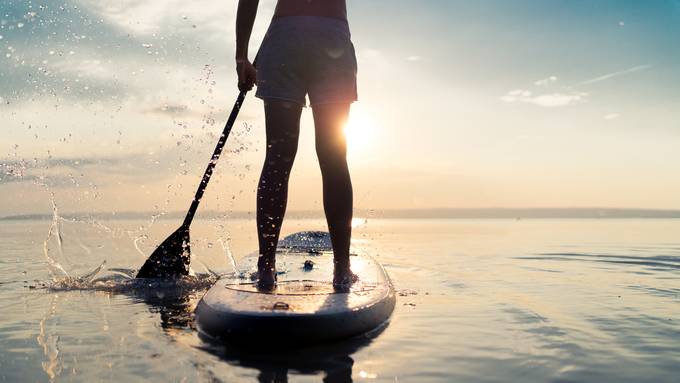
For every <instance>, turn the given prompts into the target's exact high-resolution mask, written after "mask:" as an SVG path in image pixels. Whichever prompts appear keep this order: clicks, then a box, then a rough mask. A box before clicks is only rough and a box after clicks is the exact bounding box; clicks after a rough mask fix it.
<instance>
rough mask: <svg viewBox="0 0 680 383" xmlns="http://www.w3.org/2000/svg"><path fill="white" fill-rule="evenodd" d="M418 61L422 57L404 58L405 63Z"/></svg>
mask: <svg viewBox="0 0 680 383" xmlns="http://www.w3.org/2000/svg"><path fill="white" fill-rule="evenodd" d="M420 60H422V57H420V56H408V57H407V58H406V61H420Z"/></svg>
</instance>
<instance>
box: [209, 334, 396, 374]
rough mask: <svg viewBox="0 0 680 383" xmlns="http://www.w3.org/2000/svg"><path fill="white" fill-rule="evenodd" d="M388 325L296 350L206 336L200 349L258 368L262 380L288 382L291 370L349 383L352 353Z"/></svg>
mask: <svg viewBox="0 0 680 383" xmlns="http://www.w3.org/2000/svg"><path fill="white" fill-rule="evenodd" d="M385 327H386V326H382V327H380V328H378V329H376V330H375V331H372V332H371V333H370V334H365V335H362V336H359V337H356V338H353V339H349V340H346V341H342V342H335V343H331V344H326V345H321V346H316V347H308V348H299V349H297V348H296V349H292V350H291V349H287V348H286V347H285V345H282V344H274V345H271V344H252V345H250V347H249V348H244V347H243V346H235V345H224V344H220V343H215V342H214V341H213V340H212V339H210V338H205V337H202V338H203V340H204V341H205V344H204V345H202V346H201V347H200V349H201V350H204V351H206V352H209V353H211V354H213V355H215V356H217V357H218V358H220V359H221V360H223V361H225V362H227V363H229V364H231V365H237V366H241V367H247V368H253V369H256V370H257V371H258V374H257V381H258V382H260V383H274V382H287V381H288V378H289V375H290V373H291V372H294V373H295V374H302V375H317V374H318V373H322V374H323V381H324V382H328V383H349V382H352V381H353V380H352V367H353V366H354V360H353V359H352V357H351V355H352V354H354V353H356V352H357V351H359V350H360V349H362V348H364V347H367V346H368V345H370V344H371V342H372V341H373V339H375V338H376V337H377V336H378V335H380V333H382V332H383V331H384V329H385ZM272 342H276V340H272Z"/></svg>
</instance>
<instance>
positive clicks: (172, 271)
mask: <svg viewBox="0 0 680 383" xmlns="http://www.w3.org/2000/svg"><path fill="white" fill-rule="evenodd" d="M246 92H247V91H241V93H239V95H238V97H237V98H236V102H235V103H234V108H233V109H232V110H231V114H230V115H229V119H228V120H227V124H226V125H225V126H224V131H222V136H220V139H219V141H217V146H216V147H215V151H214V152H213V155H212V158H211V159H210V162H209V163H208V167H207V168H206V169H205V173H204V174H203V179H202V180H201V183H200V184H199V185H198V190H197V191H196V195H195V196H194V200H193V201H192V202H191V207H190V208H189V211H188V212H187V215H186V217H185V218H184V223H182V226H180V227H179V229H177V230H175V232H174V233H172V234H170V236H169V237H168V238H166V239H165V241H163V243H161V244H160V245H159V246H158V247H157V248H156V250H155V251H154V252H153V253H152V254H151V256H150V257H149V259H147V260H146V262H144V265H143V266H142V268H141V269H139V272H138V273H137V278H174V277H177V276H180V275H187V274H189V261H190V260H191V250H190V248H189V226H191V221H193V219H194V215H195V214H196V210H197V209H198V204H199V203H201V198H203V193H204V192H205V188H206V187H207V186H208V182H209V181H210V177H211V176H212V173H213V169H214V168H215V165H216V164H217V160H218V159H219V158H220V154H222V149H223V148H224V144H225V143H226V142H227V137H229V133H230V132H231V128H232V126H234V121H236V116H238V112H239V110H241V104H243V100H244V99H245V97H246Z"/></svg>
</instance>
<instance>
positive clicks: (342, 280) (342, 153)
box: [312, 103, 353, 285]
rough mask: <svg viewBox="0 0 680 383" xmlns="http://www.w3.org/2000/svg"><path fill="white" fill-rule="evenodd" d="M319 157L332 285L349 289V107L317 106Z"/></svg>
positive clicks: (350, 187) (345, 104) (350, 208)
mask: <svg viewBox="0 0 680 383" xmlns="http://www.w3.org/2000/svg"><path fill="white" fill-rule="evenodd" d="M312 109H313V111H314V129H315V133H316V154H317V156H318V157H319V166H320V167H321V176H322V179H323V208H324V211H325V213H326V222H327V223H328V231H329V232H330V235H331V242H332V243H333V257H334V262H335V273H334V278H333V283H334V284H336V285H349V284H350V282H351V281H352V279H353V275H352V273H351V271H350V264H349V263H350V262H349V245H350V238H351V236H352V180H351V179H350V175H349V168H348V167H347V140H346V138H345V134H344V132H343V129H344V127H345V123H346V122H347V117H348V115H349V104H347V103H337V104H322V105H314V106H313V107H312Z"/></svg>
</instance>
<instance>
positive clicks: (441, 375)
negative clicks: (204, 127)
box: [0, 219, 680, 382]
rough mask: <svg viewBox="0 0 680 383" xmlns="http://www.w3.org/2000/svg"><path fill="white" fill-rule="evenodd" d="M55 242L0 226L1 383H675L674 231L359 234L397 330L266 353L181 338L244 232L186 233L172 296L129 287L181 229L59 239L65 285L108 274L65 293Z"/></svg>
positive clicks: (249, 230) (72, 231)
mask: <svg viewBox="0 0 680 383" xmlns="http://www.w3.org/2000/svg"><path fill="white" fill-rule="evenodd" d="M50 225H51V222H49V221H3V222H0V240H2V241H1V242H0V243H2V251H1V252H0V254H1V255H0V309H1V312H2V315H1V316H0V381H101V380H106V381H113V380H116V381H124V380H126V379H127V380H130V381H138V380H140V379H145V380H150V381H159V382H165V381H177V382H185V381H186V382H193V381H223V382H279V381H285V379H288V381H291V382H319V381H322V380H323V379H324V378H325V379H326V381H329V382H349V381H355V382H368V381H376V382H451V381H465V382H497V381H522V382H602V381H616V382H677V381H678V378H677V377H678V366H679V365H680V342H679V341H680V281H679V278H680V237H679V236H678V235H679V234H678V233H680V220H652V219H650V220H595V219H594V220H396V219H395V220H371V219H369V220H368V222H367V223H365V224H362V225H359V226H357V227H356V228H355V243H354V246H355V248H356V249H357V250H358V251H362V252H366V253H369V254H372V255H374V256H376V257H377V258H378V259H379V260H380V261H381V262H382V263H383V264H384V265H385V267H386V269H387V271H388V273H389V274H390V276H391V277H392V279H393V281H394V283H395V286H396V288H397V291H398V293H399V295H398V299H397V307H396V310H395V313H394V316H393V317H392V320H391V322H390V324H389V325H388V326H387V327H385V328H383V329H382V330H381V331H379V332H377V333H375V334H371V335H370V336H366V337H361V338H358V339H354V340H351V341H347V342H341V343H337V344H329V345H322V346H318V347H315V348H312V349H305V350H286V349H285V345H284V350H283V351H270V352H263V351H262V350H267V349H268V346H269V345H267V344H262V345H257V348H258V349H259V350H261V351H259V352H255V351H247V350H243V349H236V348H232V347H225V346H222V345H215V344H211V343H209V342H208V341H206V340H204V339H201V338H200V337H199V335H198V334H197V332H196V331H195V329H194V326H193V323H192V319H193V318H192V315H191V311H192V309H193V307H194V305H195V304H196V302H197V300H198V299H199V298H200V296H201V295H202V293H203V292H204V291H205V289H206V288H207V287H208V286H209V285H210V283H211V282H212V281H213V280H214V279H211V278H214V277H213V276H212V274H211V272H214V273H228V272H233V266H232V265H231V261H230V260H229V257H227V255H226V254H227V253H229V254H233V255H234V257H235V258H236V260H237V261H238V260H239V259H240V258H241V257H243V256H245V255H247V254H249V253H251V252H252V250H254V244H255V243H256V238H255V231H254V229H255V225H254V223H253V222H252V221H249V220H227V221H224V222H213V221H208V220H199V221H197V222H195V224H194V227H193V228H192V239H193V240H194V241H195V242H196V243H195V244H194V245H193V247H192V251H193V252H194V254H195V255H196V259H195V260H194V262H193V264H192V265H193V267H194V269H195V271H196V273H197V275H196V276H194V277H191V278H189V279H187V280H185V281H182V282H180V283H178V284H174V285H172V286H168V285H164V286H157V285H151V286H148V285H140V284H138V283H136V282H134V281H130V279H129V275H131V274H132V273H133V271H134V270H133V269H134V268H136V267H139V266H140V265H141V264H142V262H143V261H144V257H143V255H142V254H143V253H147V254H148V252H150V251H151V250H152V249H153V246H154V244H155V243H157V242H158V241H160V240H162V239H163V238H164V236H165V235H167V234H169V233H170V232H172V230H173V229H174V227H175V226H176V225H178V222H174V221H172V220H157V221H155V222H154V223H152V224H151V225H150V224H149V222H148V221H109V222H99V223H93V222H90V223H83V222H79V221H73V222H72V221H66V220H65V221H62V222H61V225H60V228H59V229H60V233H61V238H62V244H61V247H59V246H58V244H57V243H55V238H54V236H52V237H50V238H48V240H47V244H46V247H47V249H48V250H47V255H48V256H50V257H53V261H54V262H57V263H59V265H61V266H62V267H63V268H64V270H65V272H66V273H68V274H69V275H70V277H71V278H74V277H77V276H83V275H86V274H87V273H88V272H91V271H92V270H94V269H95V268H96V267H98V266H100V265H102V263H103V262H104V261H106V264H105V265H103V266H102V270H100V271H99V272H98V273H97V275H95V276H90V277H88V278H81V279H78V278H76V279H75V282H74V280H71V281H70V282H68V283H66V282H64V281H65V279H64V278H65V277H64V276H62V275H59V271H58V270H56V271H55V270H54V267H51V266H50V264H49V263H48V261H47V258H46V256H45V252H44V251H43V248H44V246H45V240H46V236H47V232H48V230H49V229H50ZM319 229H323V222H322V221H320V220H297V221H289V222H287V223H286V225H285V227H284V231H285V233H291V232H295V231H300V230H319ZM136 247H138V248H139V250H140V251H141V253H140V252H139V251H137V249H136ZM53 277H54V278H57V279H58V280H60V281H62V287H74V286H80V287H82V289H71V290H69V289H66V290H64V289H60V290H55V289H49V288H47V287H45V286H49V285H50V283H49V282H50V281H51V280H52V278H53ZM64 283H65V286H64ZM69 283H70V284H69ZM53 286H56V287H59V285H53ZM271 342H272V345H276V346H278V347H279V348H281V346H282V345H278V344H276V339H272V340H271ZM254 346H255V345H254Z"/></svg>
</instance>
